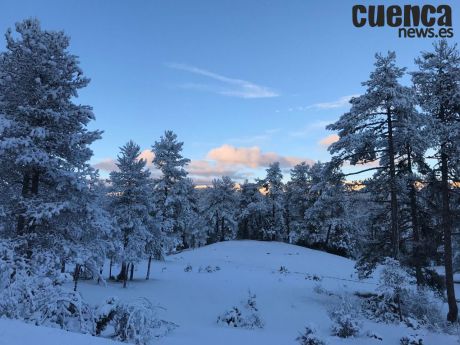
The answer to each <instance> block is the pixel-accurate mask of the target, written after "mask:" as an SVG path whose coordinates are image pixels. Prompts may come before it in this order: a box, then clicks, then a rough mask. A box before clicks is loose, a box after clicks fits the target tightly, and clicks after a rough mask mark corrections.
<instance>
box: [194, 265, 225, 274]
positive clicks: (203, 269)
mask: <svg viewBox="0 0 460 345" xmlns="http://www.w3.org/2000/svg"><path fill="white" fill-rule="evenodd" d="M217 271H220V267H219V266H211V265H208V266H206V267H201V266H200V268H199V269H198V272H199V273H202V272H206V273H213V272H217Z"/></svg>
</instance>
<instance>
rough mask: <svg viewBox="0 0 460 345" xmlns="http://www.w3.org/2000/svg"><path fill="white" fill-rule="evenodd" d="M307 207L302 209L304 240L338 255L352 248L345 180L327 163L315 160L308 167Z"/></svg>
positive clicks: (348, 252)
mask: <svg viewBox="0 0 460 345" xmlns="http://www.w3.org/2000/svg"><path fill="white" fill-rule="evenodd" d="M309 175H310V179H311V187H310V190H309V191H308V202H309V207H308V208H307V209H306V211H305V213H304V222H305V225H306V227H305V232H306V234H305V235H304V236H305V237H306V239H307V244H309V245H310V246H313V247H317V248H322V249H324V250H326V251H331V252H333V253H337V254H339V255H344V256H350V255H351V254H353V251H354V242H355V235H356V234H355V232H356V231H355V229H354V227H353V225H354V223H353V221H352V220H351V218H352V217H350V216H351V215H350V212H349V209H348V199H347V192H346V186H345V180H344V178H343V174H342V172H341V171H340V170H339V169H338V168H337V167H336V166H335V164H331V163H320V162H318V163H315V164H314V165H313V166H312V167H311V168H310V171H309Z"/></svg>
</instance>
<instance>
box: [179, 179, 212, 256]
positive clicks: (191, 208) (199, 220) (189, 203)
mask: <svg viewBox="0 0 460 345" xmlns="http://www.w3.org/2000/svg"><path fill="white" fill-rule="evenodd" d="M173 191H174V197H175V199H176V200H177V205H178V206H179V207H180V210H179V212H178V215H179V217H178V218H177V221H178V222H177V223H178V225H179V228H180V229H182V232H181V236H182V243H183V247H185V248H195V247H199V246H202V245H204V244H206V240H207V237H208V234H207V231H206V229H207V224H206V221H205V219H204V217H203V216H202V215H201V212H200V202H199V199H198V191H197V189H196V188H195V184H194V183H193V181H192V179H190V178H184V179H182V180H181V181H179V182H178V183H177V184H176V186H175V188H173Z"/></svg>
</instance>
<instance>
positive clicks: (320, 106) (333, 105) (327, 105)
mask: <svg viewBox="0 0 460 345" xmlns="http://www.w3.org/2000/svg"><path fill="white" fill-rule="evenodd" d="M358 96H359V95H358V94H354V95H348V96H343V97H340V98H338V99H336V100H334V101H330V102H322V103H314V104H310V105H303V106H298V107H291V108H288V109H287V111H289V112H293V111H307V110H327V109H338V108H345V107H348V106H349V105H350V100H351V99H352V98H353V97H358ZM276 112H277V113H280V112H281V111H280V110H276Z"/></svg>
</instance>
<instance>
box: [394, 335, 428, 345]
mask: <svg viewBox="0 0 460 345" xmlns="http://www.w3.org/2000/svg"><path fill="white" fill-rule="evenodd" d="M399 343H400V344H401V345H423V339H422V338H421V337H420V336H418V335H408V336H404V337H402V338H401V339H400V340H399Z"/></svg>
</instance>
